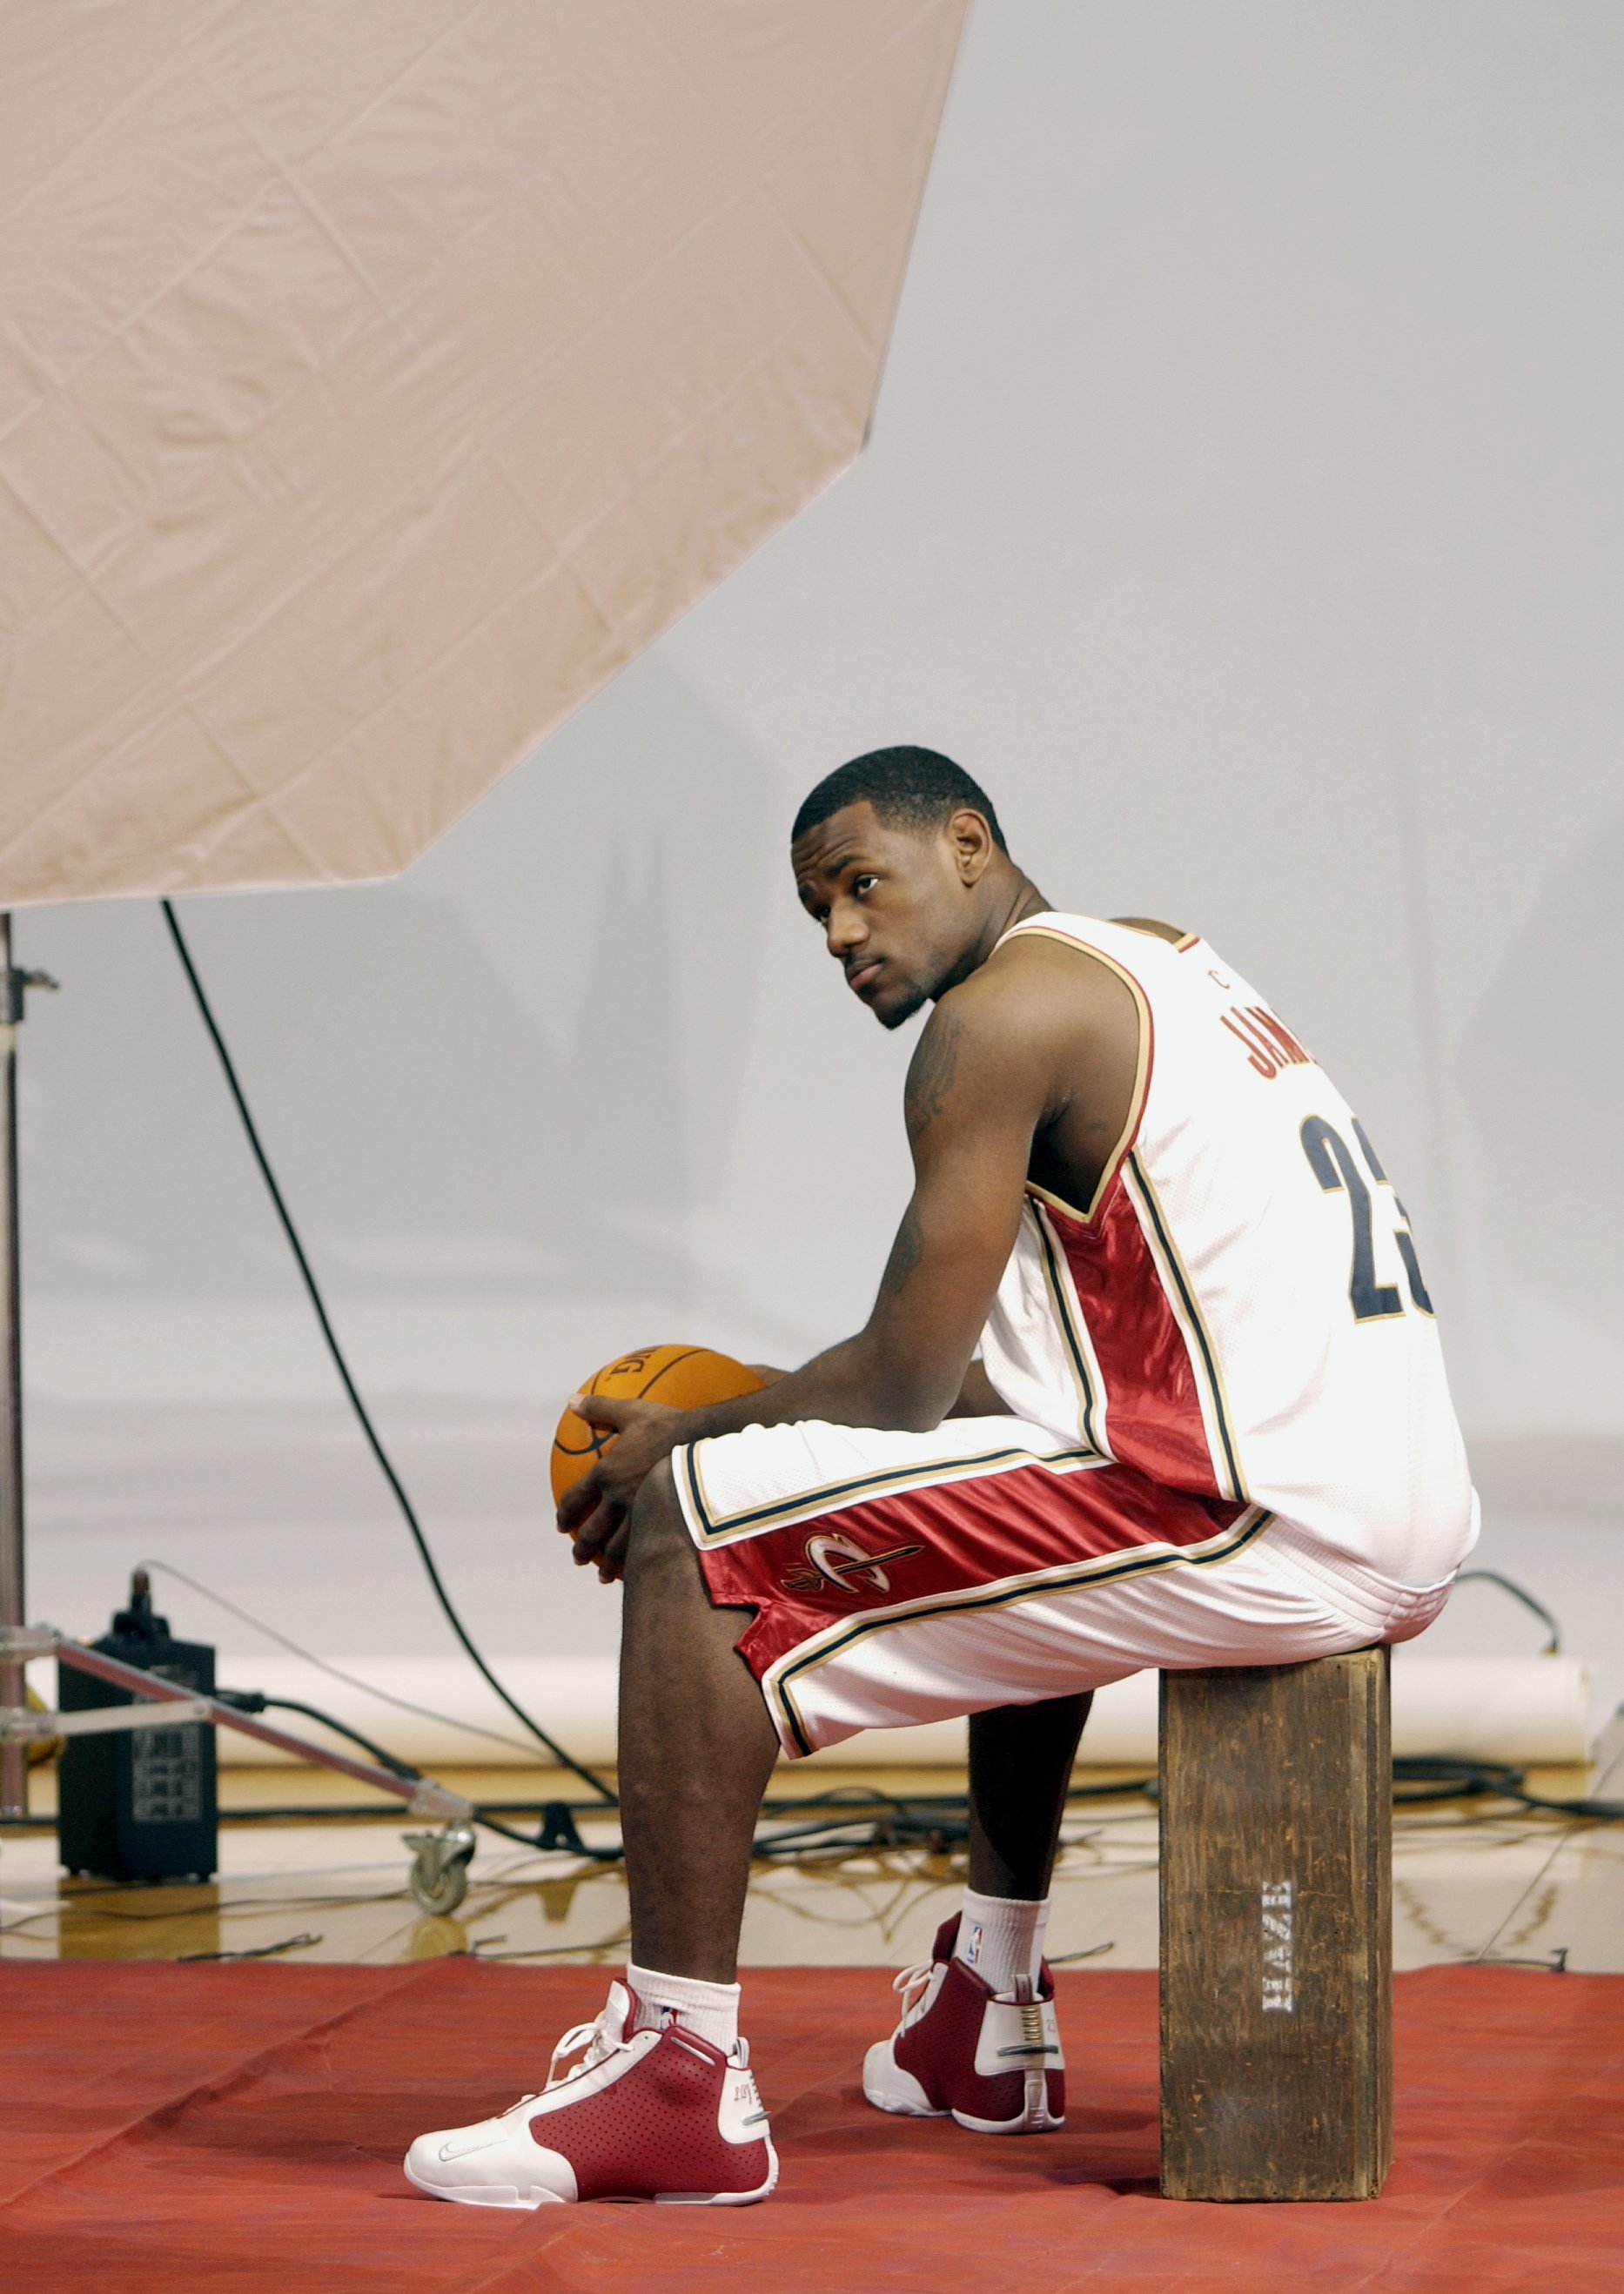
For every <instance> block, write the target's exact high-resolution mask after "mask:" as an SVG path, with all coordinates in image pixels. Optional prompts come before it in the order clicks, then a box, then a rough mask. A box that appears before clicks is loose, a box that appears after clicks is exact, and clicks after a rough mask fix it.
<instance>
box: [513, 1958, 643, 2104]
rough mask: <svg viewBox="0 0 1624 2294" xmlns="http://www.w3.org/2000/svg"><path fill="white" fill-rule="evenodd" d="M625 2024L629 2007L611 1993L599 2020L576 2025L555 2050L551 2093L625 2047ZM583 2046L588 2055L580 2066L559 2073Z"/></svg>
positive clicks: (529, 2099)
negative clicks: (567, 2059) (566, 2061)
mask: <svg viewBox="0 0 1624 2294" xmlns="http://www.w3.org/2000/svg"><path fill="white" fill-rule="evenodd" d="M617 1989H618V1987H617ZM625 2023H626V2010H625V2006H624V2005H623V2003H622V2002H621V2001H620V2000H617V1999H616V1998H615V1997H614V1996H613V1993H611V1995H610V1997H609V1999H608V2001H607V2002H606V2004H605V2006H604V2008H603V2011H602V2013H600V2014H599V2015H598V2016H597V2019H596V2021H593V2022H590V2023H577V2024H575V2025H573V2026H572V2029H571V2030H567V2031H566V2032H565V2033H564V2037H563V2038H562V2039H560V2040H559V2042H558V2044H557V2046H556V2047H555V2048H554V2049H553V2054H552V2060H551V2062H549V2063H548V2067H547V2091H548V2092H550V2091H551V2089H552V2088H554V2087H563V2086H564V2083H565V2082H566V2081H567V2080H569V2079H572V2078H581V2074H582V2073H583V2072H584V2071H589V2070H594V2069H595V2068H596V2066H597V2064H599V2063H601V2062H605V2060H606V2059H607V2058H608V2057H609V2056H610V2055H612V2054H614V2052H615V2050H616V2049H617V2048H619V2047H622V2046H625V2044H626V2038H625ZM583 2047H584V2048H585V2049H586V2053H585V2054H582V2055H581V2061H580V2062H578V2063H572V2064H571V2065H570V2066H569V2068H568V2070H559V2068H558V2066H559V2063H560V2062H561V2061H562V2060H563V2058H564V2056H565V2055H573V2054H580V2052H581V2049H582V2048H583ZM524 2099H525V2101H526V2102H527V2103H533V2102H534V2101H535V2097H534V2096H533V2095H527V2096H526V2097H525V2098H524Z"/></svg>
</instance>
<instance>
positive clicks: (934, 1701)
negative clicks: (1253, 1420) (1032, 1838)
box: [671, 1418, 1449, 1755]
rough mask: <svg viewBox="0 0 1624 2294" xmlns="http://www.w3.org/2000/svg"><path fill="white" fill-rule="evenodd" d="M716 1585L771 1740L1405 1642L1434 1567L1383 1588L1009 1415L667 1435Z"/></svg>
mask: <svg viewBox="0 0 1624 2294" xmlns="http://www.w3.org/2000/svg"><path fill="white" fill-rule="evenodd" d="M671 1466H672V1470H673V1472H674V1474H675V1476H676V1485H677V1491H678V1497H679V1499H680V1501H681V1504H682V1509H683V1514H684V1517H685V1518H686V1522H687V1525H688V1531H689V1533H690V1535H691V1536H692V1537H693V1540H694V1545H695V1546H696V1547H697V1549H698V1552H699V1559H700V1566H701V1568H702V1571H703V1573H704V1578H705V1582H706V1585H707V1587H708V1588H709V1590H710V1594H711V1600H712V1601H713V1602H714V1603H715V1604H716V1605H717V1606H718V1607H749V1608H752V1609H754V1610H755V1612H756V1615H755V1616H754V1617H753V1618H752V1619H751V1623H749V1624H748V1625H747V1626H746V1627H745V1629H744V1631H743V1635H742V1637H741V1639H740V1641H739V1644H738V1646H739V1652H740V1655H742V1656H743V1658H744V1660H745V1662H746V1663H747V1664H749V1666H750V1668H751V1672H753V1673H754V1674H755V1676H756V1678H757V1680H759V1682H760V1684H761V1690H762V1694H763V1696H765V1697H766V1699H767V1709H768V1711H769V1712H771V1713H772V1715H773V1720H774V1723H775V1727H776V1728H777V1730H778V1733H779V1736H780V1737H781V1738H782V1740H783V1742H784V1749H785V1750H786V1752H788V1753H791V1754H792V1755H799V1754H801V1753H810V1752H815V1751H816V1750H818V1749H819V1748H820V1747H822V1746H824V1745H834V1744H838V1743H839V1742H840V1739H841V1737H849V1736H851V1735H853V1734H854V1733H855V1732H856V1731H857V1729H895V1728H903V1727H906V1726H909V1725H911V1724H913V1723H914V1722H917V1721H938V1720H946V1719H949V1718H951V1717H953V1716H954V1715H955V1714H958V1713H962V1712H982V1711H985V1710H986V1709H987V1708H988V1707H989V1706H992V1705H998V1704H1039V1703H1041V1702H1042V1701H1043V1699H1044V1698H1046V1697H1052V1696H1072V1695H1075V1694H1076V1693H1077V1692H1078V1691H1080V1690H1082V1689H1087V1688H1104V1686H1105V1685H1106V1683H1107V1682H1108V1681H1112V1680H1122V1679H1124V1678H1125V1675H1127V1674H1128V1673H1131V1672H1140V1671H1141V1670H1142V1669H1143V1668H1144V1667H1146V1666H1150V1665H1154V1666H1164V1667H1169V1668H1172V1669H1174V1670H1177V1669H1179V1668H1181V1667H1182V1668H1190V1667H1196V1666H1202V1665H1215V1664H1296V1663H1300V1662H1302V1661H1303V1660H1304V1659H1306V1658H1309V1657H1317V1656H1329V1655H1335V1654H1336V1653H1337V1652H1339V1651H1342V1650H1345V1649H1352V1648H1362V1647H1368V1645H1369V1644H1370V1643H1372V1642H1376V1641H1400V1640H1408V1639H1409V1638H1410V1637H1411V1636H1412V1635H1413V1634H1415V1633H1418V1632H1419V1631H1421V1630H1422V1628H1423V1627H1424V1626H1425V1625H1426V1624H1428V1623H1431V1621H1432V1619H1433V1617H1434V1616H1435V1615H1437V1613H1438V1611H1439V1610H1440V1609H1441V1607H1442V1606H1443V1602H1444V1599H1445V1598H1446V1597H1447V1594H1448V1591H1449V1580H1448V1579H1446V1580H1445V1581H1444V1582H1442V1583H1441V1584H1438V1585H1432V1586H1404V1585H1398V1584H1394V1583H1393V1582H1392V1581H1391V1580H1389V1579H1385V1578H1383V1577H1382V1576H1380V1575H1379V1574H1377V1573H1376V1572H1375V1571H1373V1570H1370V1569H1368V1568H1366V1567H1365V1566H1363V1565H1361V1564H1359V1563H1356V1562H1352V1561H1350V1560H1348V1559H1346V1558H1344V1557H1342V1556H1340V1555H1335V1554H1328V1553H1327V1551H1326V1550H1325V1548H1324V1547H1323V1546H1322V1545H1318V1544H1316V1542H1314V1541H1313V1540H1312V1539H1311V1538H1310V1537H1309V1536H1308V1535H1307V1534H1306V1533H1304V1532H1303V1531H1302V1530H1301V1529H1298V1528H1295V1527H1294V1525H1291V1524H1290V1523H1288V1522H1285V1521H1283V1520H1281V1519H1280V1518H1279V1517H1278V1516H1277V1515H1274V1514H1271V1513H1268V1512H1266V1511H1264V1510H1263V1509H1262V1508H1261V1507H1257V1506H1240V1505H1236V1504H1234V1503H1233V1502H1231V1501H1228V1500H1224V1499H1219V1498H1204V1497H1198V1496H1195V1495H1192V1494H1190V1493H1187V1492H1185V1491H1181V1490H1176V1489H1169V1488H1166V1487H1165V1486H1164V1485H1161V1484H1159V1483H1157V1482H1152V1481H1149V1480H1148V1479H1147V1478H1146V1477H1145V1476H1143V1475H1142V1474H1140V1473H1137V1472H1135V1471H1134V1470H1133V1468H1130V1467H1126V1466H1121V1465H1117V1463H1115V1462H1114V1461H1112V1460H1103V1461H1102V1460H1099V1459H1098V1458H1096V1457H1093V1456H1092V1455H1086V1454H1084V1453H1083V1452H1079V1451H1077V1450H1076V1449H1075V1448H1068V1446H1067V1445H1066V1444H1064V1443H1063V1442H1061V1441H1060V1440H1059V1439H1057V1437H1056V1436H1054V1435H1052V1434H1051V1433H1048V1432H1047V1431H1045V1430H1044V1429H1043V1428H1040V1427H1036V1426H1031V1425H1028V1424H1027V1422H1026V1421H1025V1420H1022V1419H1019V1418H950V1419H948V1420H945V1421H944V1423H943V1424H942V1425H941V1426H939V1427H938V1428H935V1430H934V1431H933V1432H931V1433H929V1434H899V1433H889V1432H881V1431H878V1430H876V1429H874V1428H866V1427H854V1426H830V1425H825V1424H824V1423H822V1422H821V1421H818V1420H808V1421H806V1422H803V1423H800V1424H796V1425H786V1426H749V1427H746V1428H743V1431H742V1432H740V1433H737V1434H727V1435H720V1436H716V1437H715V1438H713V1439H712V1440H710V1441H704V1442H694V1443H690V1444H686V1445H685V1446H684V1447H682V1448H680V1449H678V1450H677V1451H675V1452H673V1453H672V1458H671Z"/></svg>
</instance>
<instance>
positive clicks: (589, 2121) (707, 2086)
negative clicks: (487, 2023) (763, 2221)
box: [406, 1983, 778, 2209]
mask: <svg viewBox="0 0 1624 2294" xmlns="http://www.w3.org/2000/svg"><path fill="white" fill-rule="evenodd" d="M630 2021H631V1998H630V1995H629V1993H628V1991H627V1990H626V1989H625V1986H624V1985H623V1984H620V1983H612V1984H611V1985H610V1987H609V2004H608V2005H607V2006H606V2007H605V2009H604V2012H603V2013H602V2014H601V2015H600V2016H599V2017H598V2019H597V2022H596V2023H580V2024H577V2026H576V2027H575V2029H574V2030H572V2031H566V2032H565V2033H564V2037H563V2038H562V2039H560V2040H559V2042H558V2045H557V2046H556V2047H555V2048H554V2050H553V2060H552V2063H551V2065H550V2066H549V2068H548V2079H547V2087H546V2088H545V2090H544V2092H543V2093H541V2094H540V2095H525V2096H524V2097H523V2099H522V2100H521V2101H520V2102H518V2103H515V2104H514V2105H513V2107H512V2109H511V2110H509V2111H503V2112H502V2113H501V2115H500V2117H499V2118H496V2119H480V2120H479V2121H478V2122H477V2123H476V2124H475V2126H472V2127H443V2128H441V2129H440V2131H439V2132H438V2133H437V2134H434V2135H418V2139H417V2141H416V2142H415V2143H414V2144H412V2146H411V2148H410V2151H409V2152H407V2153H406V2179H407V2181H408V2182H410V2183H415V2184H417V2187H418V2190H420V2191H426V2192H428V2193H429V2195H430V2197H431V2198H436V2199H451V2200H454V2201H455V2202H456V2203H457V2204H458V2205H459V2206H465V2207H523V2208H526V2209H529V2208H534V2207H545V2206H551V2205H553V2204H555V2203H557V2202H564V2203H567V2202H568V2201H569V2200H574V2199H657V2200H662V2202H664V2203H666V2204H668V2205H683V2206H694V2207H748V2206H751V2205H753V2203H754V2202H755V2200H758V2199H764V2198H766V2196H767V2192H769V2191H770V2190H771V2189H772V2187H773V2184H775V2182H776V2181H777V2179H778V2158H777V2154H776V2152H775V2151H774V2149H773V2144H772V2138H771V2136H770V2135H768V2133H767V2113H766V2111H764V2110H763V2109H762V2107H761V2098H760V2096H759V2095H758V2093H757V2092H756V2082H755V2080H754V2078H752V2077H751V2071H750V2050H749V2048H748V2046H746V2044H745V2042H744V2041H743V2039H740V2040H738V2041H737V2042H736V2043H735V2046H733V2048H732V2049H731V2051H730V2052H727V2053H724V2052H723V2050H722V2049H721V2048H720V2047H713V2046H711V2042H710V2041H709V2040H708V2039H702V2038H699V2037H698V2035H697V2034H696V2033H695V2032H693V2031H690V2030H687V2028H686V2026H685V2025H684V2024H683V2023H681V2022H680V2021H678V2022H673V2023H670V2024H668V2025H667V2026H666V2028H665V2029H664V2030H660V2031H653V2030H644V2031H633V2030H629V2028H628V2027H629V2023H630ZM582 2048H584V2049H585V2051H586V2052H585V2054H583V2055H582V2057H581V2062H578V2063H576V2064H574V2065H573V2066H572V2068H571V2069H570V2070H564V2071H561V2070H559V2069H558V2063H559V2059H560V2057H562V2056H564V2055H569V2054H575V2053H576V2052H577V2051H578V2050H580V2049H582Z"/></svg>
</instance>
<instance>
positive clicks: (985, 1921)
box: [953, 1888, 1049, 1992]
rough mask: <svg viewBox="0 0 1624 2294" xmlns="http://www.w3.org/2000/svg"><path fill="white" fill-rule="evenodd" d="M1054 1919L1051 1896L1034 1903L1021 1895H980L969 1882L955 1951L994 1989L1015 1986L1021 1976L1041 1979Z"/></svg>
mask: <svg viewBox="0 0 1624 2294" xmlns="http://www.w3.org/2000/svg"><path fill="white" fill-rule="evenodd" d="M1048 1924H1049V1899H1048V1898H1047V1896H1045V1897H1044V1898H1043V1902H1042V1903H1041V1904H1029V1903H1027V1901H1026V1900H1025V1899H1024V1898H1022V1897H1019V1896H978V1895H977V1893H976V1891H975V1890H974V1889H973V1888H966V1889H965V1891H964V1909H963V1912H962V1916H961V1917H960V1920H959V1940H958V1941H957V1943H956V1944H954V1948H953V1956H954V1958H955V1959H962V1961H963V1962H964V1964H965V1965H966V1966H967V1967H973V1968H974V1970H975V1972H976V1973H977V1974H978V1976H979V1977H980V1978H981V1981H983V1983H985V1984H986V1985H987V1989H989V1990H991V1991H998V1992H1011V1991H1013V1989H1015V1979H1016V1977H1017V1976H1019V1975H1029V1976H1030V1977H1031V1978H1032V1980H1033V1981H1034V1982H1035V1981H1036V1980H1037V1966H1038V1962H1039V1961H1040V1960H1041V1959H1042V1957H1043V1931H1044V1929H1045V1928H1046V1927H1047V1926H1048Z"/></svg>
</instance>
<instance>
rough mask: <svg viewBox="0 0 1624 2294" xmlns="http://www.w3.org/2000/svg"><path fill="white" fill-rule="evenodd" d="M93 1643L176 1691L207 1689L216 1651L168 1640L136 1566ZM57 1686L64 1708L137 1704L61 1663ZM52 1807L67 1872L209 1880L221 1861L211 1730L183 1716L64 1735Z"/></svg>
mask: <svg viewBox="0 0 1624 2294" xmlns="http://www.w3.org/2000/svg"><path fill="white" fill-rule="evenodd" d="M91 1647H93V1648H95V1649H98V1650H100V1652H101V1653H102V1655H103V1656H116V1657H118V1658H119V1659H120V1660H121V1661H122V1662H123V1663H124V1664H134V1665H139V1666H140V1667H141V1669H142V1672H155V1673H157V1674H158V1678H159V1679H160V1680H170V1681H173V1682H175V1686H176V1687H177V1688H188V1689H193V1690H197V1691H199V1692H200V1693H202V1694H204V1695H206V1696H212V1695H213V1693H214V1687H215V1652H214V1651H213V1649H212V1648H208V1647H205V1646H204V1644H203V1643H202V1642H201V1641H177V1640H175V1639H172V1637H171V1635H170V1631H169V1623H168V1620H167V1619H166V1618H165V1617H160V1616H158V1615H155V1614H154V1612H153V1608H152V1595H151V1590H150V1587H149V1584H148V1582H147V1573H146V1571H145V1570H144V1569H138V1570H137V1571H136V1572H135V1574H134V1579H133V1580H132V1582H131V1585H130V1606H129V1607H128V1608H127V1609H121V1610H120V1611H119V1612H118V1615H117V1616H116V1617H115V1618H114V1619H113V1629H112V1631H111V1632H110V1633H107V1634H105V1635H103V1637H102V1639H101V1640H99V1641H93V1642H92V1643H91ZM56 1684H57V1687H56V1693H57V1703H58V1707H59V1709H60V1710H61V1712H84V1711H85V1708H86V1706H89V1705H100V1704H136V1703H140V1702H143V1701H144V1700H142V1699H138V1698H136V1697H134V1696H131V1695H130V1694H129V1692H128V1691H127V1690H126V1689H123V1688H113V1687H112V1685H111V1684H110V1682H108V1681H105V1680H93V1678H92V1676H91V1675H90V1674H89V1673H87V1672H75V1671H74V1669H73V1667H72V1666H71V1665H67V1664H61V1662H60V1660H59V1662H58V1664H57V1668H56ZM57 1807H58V1811H59V1812H58V1816H57V1839H58V1842H59V1843H60V1846H61V1859H62V1862H63V1863H64V1864H65V1865H66V1867H67V1868H68V1869H69V1871H70V1872H85V1873H92V1874H93V1875H95V1877H96V1878H97V1879H99V1880H211V1879H213V1877H214V1875H215V1867H216V1866H217V1864H218V1861H219V1858H218V1854H217V1848H218V1841H219V1813H218V1808H217V1804H216V1801H215V1732H214V1729H212V1728H211V1727H209V1725H208V1724H207V1722H205V1721H183V1722H182V1723H181V1724H180V1725H179V1726H178V1727H175V1726H172V1727H169V1728H153V1729H118V1730H116V1731H110V1732H109V1734H107V1735H106V1736H93V1737H67V1738H65V1739H64V1740H63V1745H62V1753H61V1764H60V1767H59V1769H58V1771H57Z"/></svg>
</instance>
